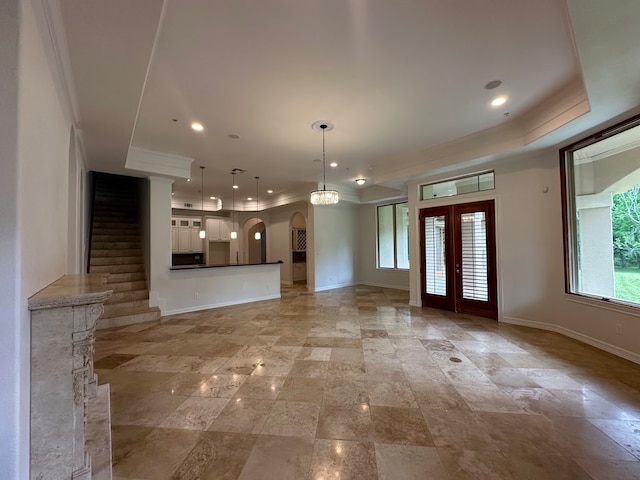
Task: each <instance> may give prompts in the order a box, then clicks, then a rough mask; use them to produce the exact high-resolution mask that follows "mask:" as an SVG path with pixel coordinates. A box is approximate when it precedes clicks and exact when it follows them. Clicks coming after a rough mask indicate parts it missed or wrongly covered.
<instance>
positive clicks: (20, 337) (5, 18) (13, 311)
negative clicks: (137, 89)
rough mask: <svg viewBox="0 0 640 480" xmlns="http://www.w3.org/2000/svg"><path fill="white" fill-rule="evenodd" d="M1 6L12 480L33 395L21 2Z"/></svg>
mask: <svg viewBox="0 0 640 480" xmlns="http://www.w3.org/2000/svg"><path fill="white" fill-rule="evenodd" d="M0 5H1V6H0V45H2V48H0V65H1V66H2V68H0V166H1V167H2V175H0V219H1V221H0V265H2V267H0V312H2V314H1V315H0V328H1V329H2V335H0V365H2V368H0V445H2V448H1V449H0V478H11V479H13V478H27V475H28V472H29V470H28V465H29V464H28V461H29V443H28V441H29V435H28V434H26V433H25V432H26V431H28V428H29V418H28V416H27V412H28V410H27V411H26V412H25V407H24V406H22V402H25V398H27V399H28V395H29V388H28V384H27V383H26V382H27V381H28V378H29V362H28V360H27V359H25V355H26V354H28V351H29V350H28V347H29V344H28V340H29V333H28V332H29V330H28V328H27V326H26V325H25V319H24V317H23V307H24V302H23V300H24V299H23V298H21V297H22V295H21V291H20V238H19V235H18V217H19V205H18V204H19V201H18V200H19V198H18V170H19V164H18V129H17V118H18V76H17V74H16V73H17V70H18V1H17V0H13V1H12V0H7V1H3V2H2V4H0ZM25 350H26V352H25ZM25 403H27V405H28V401H27V402H25ZM21 432H22V434H21Z"/></svg>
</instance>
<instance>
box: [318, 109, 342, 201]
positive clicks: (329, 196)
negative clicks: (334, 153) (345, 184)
mask: <svg viewBox="0 0 640 480" xmlns="http://www.w3.org/2000/svg"><path fill="white" fill-rule="evenodd" d="M311 128H313V129H314V130H316V131H318V130H320V131H321V132H322V190H314V191H313V192H311V204H312V205H334V204H336V203H338V200H339V196H338V192H337V191H336V190H327V170H326V152H325V143H324V134H325V132H327V131H331V130H333V124H332V123H331V122H327V121H323V120H320V121H317V122H314V123H313V124H312V125H311Z"/></svg>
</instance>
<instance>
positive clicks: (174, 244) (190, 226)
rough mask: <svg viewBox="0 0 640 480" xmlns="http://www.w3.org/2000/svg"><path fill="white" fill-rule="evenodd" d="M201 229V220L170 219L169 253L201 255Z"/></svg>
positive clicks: (202, 243) (202, 250)
mask: <svg viewBox="0 0 640 480" xmlns="http://www.w3.org/2000/svg"><path fill="white" fill-rule="evenodd" d="M201 228H202V219H201V218H189V217H183V218H176V217H174V218H172V219H171V252H172V253H194V252H196V253H202V252H204V241H203V239H201V238H200V236H199V233H200V229H201Z"/></svg>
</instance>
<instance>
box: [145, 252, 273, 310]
mask: <svg viewBox="0 0 640 480" xmlns="http://www.w3.org/2000/svg"><path fill="white" fill-rule="evenodd" d="M281 264H282V261H278V262H270V263H259V264H230V265H182V266H174V267H170V268H169V269H168V271H166V273H165V274H163V275H162V278H161V279H160V282H158V283H157V284H156V286H157V287H158V288H154V289H153V290H151V291H150V292H149V302H150V304H151V305H153V306H158V307H160V310H161V311H162V315H163V316H165V315H175V314H178V313H186V312H194V311H198V310H205V309H208V308H217V307H224V306H228V305H238V304H241V303H250V302H257V301H261V300H270V299H275V298H280V265H281Z"/></svg>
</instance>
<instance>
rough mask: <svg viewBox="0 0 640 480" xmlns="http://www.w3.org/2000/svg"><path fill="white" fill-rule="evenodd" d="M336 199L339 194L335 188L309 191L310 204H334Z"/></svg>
mask: <svg viewBox="0 0 640 480" xmlns="http://www.w3.org/2000/svg"><path fill="white" fill-rule="evenodd" d="M338 201H339V196H338V192H337V191H336V190H315V191H313V192H311V204H312V205H334V204H336V203H338Z"/></svg>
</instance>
